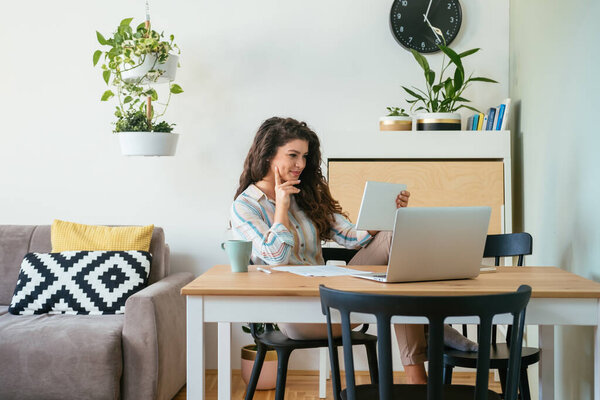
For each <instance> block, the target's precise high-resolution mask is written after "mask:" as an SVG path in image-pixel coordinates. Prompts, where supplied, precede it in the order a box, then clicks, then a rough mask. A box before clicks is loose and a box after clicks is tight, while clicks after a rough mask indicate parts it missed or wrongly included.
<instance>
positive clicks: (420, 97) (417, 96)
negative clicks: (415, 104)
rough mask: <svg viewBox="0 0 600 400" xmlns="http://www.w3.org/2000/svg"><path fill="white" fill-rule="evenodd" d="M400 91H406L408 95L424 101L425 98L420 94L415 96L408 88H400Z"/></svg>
mask: <svg viewBox="0 0 600 400" xmlns="http://www.w3.org/2000/svg"><path fill="white" fill-rule="evenodd" d="M402 89H404V90H406V91H407V92H408V94H410V95H411V96H413V97H416V98H417V99H419V100H423V101H425V98H423V96H421V95H420V94H417V93H415V92H413V91H412V90H410V89H409V88H407V87H404V86H402Z"/></svg>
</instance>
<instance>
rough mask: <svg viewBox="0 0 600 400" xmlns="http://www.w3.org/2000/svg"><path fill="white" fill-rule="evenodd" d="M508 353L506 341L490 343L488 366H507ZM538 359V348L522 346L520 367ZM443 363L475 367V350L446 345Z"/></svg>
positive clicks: (497, 367) (496, 367) (493, 367)
mask: <svg viewBox="0 0 600 400" xmlns="http://www.w3.org/2000/svg"><path fill="white" fill-rule="evenodd" d="M509 355H510V349H509V347H508V346H507V345H506V343H497V344H495V345H492V347H491V351H490V368H491V369H506V368H508V357H509ZM538 361H540V349H538V348H536V347H523V350H522V351H521V367H527V366H528V365H531V364H535V363H536V362H538ZM444 364H445V365H450V366H453V367H466V368H476V367H477V352H464V351H460V350H455V349H451V348H448V347H447V348H446V349H445V350H444Z"/></svg>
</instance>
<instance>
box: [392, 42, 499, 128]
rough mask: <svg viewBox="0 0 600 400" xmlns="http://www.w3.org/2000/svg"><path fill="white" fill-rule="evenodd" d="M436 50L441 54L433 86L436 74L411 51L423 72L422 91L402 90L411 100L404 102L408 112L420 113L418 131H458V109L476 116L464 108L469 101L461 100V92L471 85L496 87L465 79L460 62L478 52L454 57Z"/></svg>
mask: <svg viewBox="0 0 600 400" xmlns="http://www.w3.org/2000/svg"><path fill="white" fill-rule="evenodd" d="M438 47H439V48H440V50H441V51H442V52H443V53H444V57H443V58H442V69H441V71H440V72H439V74H438V79H437V82H436V73H435V71H433V70H432V69H431V68H430V67H429V63H428V62H427V59H426V58H425V57H424V56H423V55H422V54H420V53H418V52H417V51H415V50H411V53H412V55H413V57H414V58H415V60H416V61H417V63H418V64H419V65H420V66H421V68H422V69H423V73H424V75H425V90H422V89H418V88H415V87H413V89H409V88H407V87H405V86H402V87H403V88H404V90H405V91H406V92H407V93H408V94H409V95H410V96H411V97H412V98H410V99H408V100H406V101H407V102H408V103H409V104H411V111H412V110H414V111H422V112H421V113H419V114H417V115H416V119H417V130H418V131H421V130H460V129H461V117H460V114H459V113H458V112H457V111H458V110H459V109H461V108H468V109H470V110H473V111H476V112H479V110H477V109H476V108H474V107H471V106H469V105H467V104H465V103H468V102H470V100H468V99H466V98H464V97H463V92H464V91H465V90H466V89H467V88H468V87H469V86H470V85H471V84H472V83H473V82H490V83H497V82H496V81H495V80H493V79H489V78H483V77H473V76H472V74H471V75H469V76H468V77H467V76H466V74H465V69H464V66H463V63H462V59H463V58H465V57H467V56H469V55H471V54H474V53H476V52H478V51H479V48H476V49H471V50H467V51H464V52H462V53H456V52H455V51H454V50H452V49H451V48H449V47H447V46H444V45H438ZM446 58H447V59H446ZM452 66H453V67H454V70H453V71H452V69H451V68H450V67H452ZM449 68H450V70H449ZM446 72H448V76H446Z"/></svg>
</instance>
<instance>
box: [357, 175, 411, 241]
mask: <svg viewBox="0 0 600 400" xmlns="http://www.w3.org/2000/svg"><path fill="white" fill-rule="evenodd" d="M403 190H406V185H404V184H402V183H388V182H375V181H367V183H366V184H365V191H364V192H363V197H362V202H361V203H360V210H359V212H358V219H357V220H356V229H359V230H362V231H367V230H369V231H393V230H394V219H395V218H396V197H397V196H398V194H400V192H402V191H403Z"/></svg>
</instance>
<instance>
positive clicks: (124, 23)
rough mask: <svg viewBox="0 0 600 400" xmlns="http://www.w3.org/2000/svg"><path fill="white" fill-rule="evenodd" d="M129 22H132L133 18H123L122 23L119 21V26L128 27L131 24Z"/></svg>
mask: <svg viewBox="0 0 600 400" xmlns="http://www.w3.org/2000/svg"><path fill="white" fill-rule="evenodd" d="M131 21H133V18H125V19H124V20H123V21H121V23H120V24H119V26H129V24H131Z"/></svg>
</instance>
